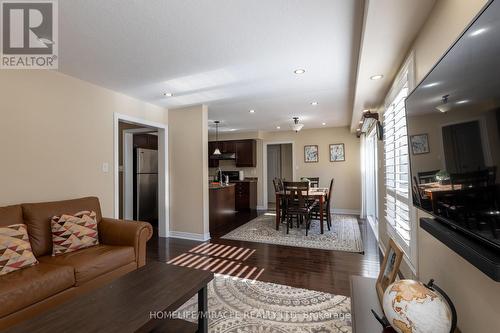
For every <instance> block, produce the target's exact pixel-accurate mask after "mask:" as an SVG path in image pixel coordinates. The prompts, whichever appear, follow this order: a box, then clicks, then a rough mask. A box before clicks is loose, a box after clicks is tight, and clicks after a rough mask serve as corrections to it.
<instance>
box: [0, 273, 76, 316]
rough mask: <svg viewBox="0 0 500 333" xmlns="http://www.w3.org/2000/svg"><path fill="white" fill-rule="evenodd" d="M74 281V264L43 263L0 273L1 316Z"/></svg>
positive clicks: (52, 293)
mask: <svg viewBox="0 0 500 333" xmlns="http://www.w3.org/2000/svg"><path fill="white" fill-rule="evenodd" d="M74 284H75V273H74V269H73V267H68V266H56V265H50V264H45V263H40V264H38V265H35V266H32V267H28V268H25V269H22V270H19V271H15V272H12V273H10V274H7V275H2V276H0V317H4V316H6V315H8V314H10V313H13V312H16V311H19V310H21V309H23V308H25V307H27V306H29V305H32V304H34V303H36V302H39V301H42V300H44V299H46V298H48V297H51V296H53V295H55V294H57V293H60V292H61V291H63V290H65V289H68V288H71V287H72V286H74Z"/></svg>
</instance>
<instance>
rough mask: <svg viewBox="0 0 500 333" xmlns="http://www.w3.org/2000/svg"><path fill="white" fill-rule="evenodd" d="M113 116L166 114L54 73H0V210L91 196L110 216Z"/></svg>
mask: <svg viewBox="0 0 500 333" xmlns="http://www.w3.org/2000/svg"><path fill="white" fill-rule="evenodd" d="M115 112H117V113H121V114H126V115H129V116H134V117H138V118H142V119H145V120H149V121H155V122H159V123H164V124H166V123H167V119H168V118H167V110H166V109H163V108H160V107H157V106H154V105H151V104H148V103H144V102H141V101H139V100H137V99H133V98H130V97H128V96H125V95H123V94H119V93H116V92H113V91H111V90H108V89H104V88H101V87H98V86H95V85H93V84H90V83H88V82H84V81H81V80H78V79H75V78H73V77H69V76H66V75H63V74H60V73H57V72H54V71H48V70H33V71H31V70H3V71H1V73H0V113H1V114H0V117H1V118H0V119H1V120H0V142H1V145H0V147H1V148H0V156H2V157H1V162H0V184H1V190H0V206H3V205H8V204H16V203H21V202H30V201H31V202H36V201H46V200H61V199H69V198H76V197H81V196H88V195H94V196H97V197H99V199H100V201H101V205H102V210H103V214H104V215H105V216H110V217H111V216H113V203H114V201H113V196H114V193H113V192H114V177H113V156H114V155H113V140H114V138H113V123H114V116H113V114H114V113H115ZM103 162H106V163H109V172H108V173H103V172H102V163H103Z"/></svg>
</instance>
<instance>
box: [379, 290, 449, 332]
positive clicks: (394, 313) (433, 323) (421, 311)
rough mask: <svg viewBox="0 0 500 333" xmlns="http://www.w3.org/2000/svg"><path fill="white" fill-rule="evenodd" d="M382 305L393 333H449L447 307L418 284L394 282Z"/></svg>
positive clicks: (431, 291)
mask: <svg viewBox="0 0 500 333" xmlns="http://www.w3.org/2000/svg"><path fill="white" fill-rule="evenodd" d="M382 303H383V308H384V313H385V316H386V318H387V320H388V321H389V323H390V324H391V325H392V327H393V328H394V330H396V332H399V333H450V330H451V326H452V314H451V310H450V307H449V305H448V303H447V302H446V300H445V299H444V298H443V297H442V296H441V295H440V294H438V293H436V292H434V291H433V290H431V289H429V288H427V287H426V286H425V285H424V284H423V283H421V282H418V281H413V280H400V281H396V282H394V283H393V284H391V285H390V286H389V287H387V289H386V290H385V293H384V298H383V302H382Z"/></svg>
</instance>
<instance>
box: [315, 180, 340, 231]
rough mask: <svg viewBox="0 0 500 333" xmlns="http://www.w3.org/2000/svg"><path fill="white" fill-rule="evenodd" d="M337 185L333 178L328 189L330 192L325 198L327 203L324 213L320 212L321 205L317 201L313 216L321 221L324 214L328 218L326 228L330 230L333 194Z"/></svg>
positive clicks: (325, 203)
mask: <svg viewBox="0 0 500 333" xmlns="http://www.w3.org/2000/svg"><path fill="white" fill-rule="evenodd" d="M334 185H335V179H334V178H332V179H331V180H330V186H329V187H328V192H327V194H326V196H325V201H324V204H323V211H320V208H319V203H318V202H317V200H316V205H315V206H314V208H313V213H312V214H313V216H314V217H315V218H316V219H318V220H319V219H320V214H324V215H323V216H326V226H327V228H328V230H330V229H331V227H332V215H331V207H332V193H333V186H334Z"/></svg>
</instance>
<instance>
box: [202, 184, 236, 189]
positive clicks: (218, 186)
mask: <svg viewBox="0 0 500 333" xmlns="http://www.w3.org/2000/svg"><path fill="white" fill-rule="evenodd" d="M234 186H235V184H233V183H229V184H228V185H221V184H219V183H217V184H212V183H210V184H209V185H208V189H210V190H220V189H224V188H226V187H234Z"/></svg>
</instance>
